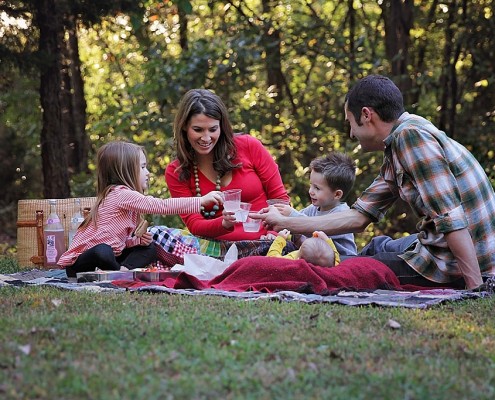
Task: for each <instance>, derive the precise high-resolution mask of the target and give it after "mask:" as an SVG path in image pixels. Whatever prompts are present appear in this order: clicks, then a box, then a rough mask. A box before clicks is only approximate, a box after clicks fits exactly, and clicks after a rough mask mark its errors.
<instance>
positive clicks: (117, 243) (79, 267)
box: [58, 141, 223, 277]
mask: <svg viewBox="0 0 495 400" xmlns="http://www.w3.org/2000/svg"><path fill="white" fill-rule="evenodd" d="M96 166H97V171H98V181H97V197H96V203H95V205H94V206H93V207H92V208H91V212H90V214H89V215H88V216H87V218H86V219H85V220H84V222H83V223H82V224H81V226H80V227H79V229H78V231H77V233H76V235H75V236H74V239H73V241H72V243H71V245H70V247H69V249H68V250H67V251H66V252H65V253H64V254H62V256H61V257H60V259H59V261H58V265H59V266H60V267H62V268H65V269H66V272H67V276H68V277H75V276H76V274H77V273H78V272H86V271H94V270H95V269H96V268H99V269H103V270H112V271H116V270H119V269H121V266H122V267H125V268H127V269H135V268H143V267H145V266H147V265H149V264H150V263H152V262H154V261H156V259H157V255H156V249H155V245H154V244H153V243H152V235H151V233H149V232H145V233H143V234H142V235H136V234H135V230H136V227H137V226H138V224H139V222H140V221H141V214H162V215H170V214H187V213H199V212H200V211H201V207H204V206H210V205H212V204H216V205H219V204H221V203H222V202H223V198H222V195H221V192H219V191H212V192H209V193H208V194H206V195H204V196H202V197H182V198H170V199H158V198H155V197H152V196H146V195H144V194H143V193H144V191H145V190H146V189H147V188H148V178H149V171H148V168H147V163H146V155H145V153H144V150H143V148H142V147H141V146H138V145H136V144H133V143H128V142H124V141H115V142H110V143H107V144H105V145H103V146H102V147H101V148H100V149H99V151H98V154H97V164H96Z"/></svg>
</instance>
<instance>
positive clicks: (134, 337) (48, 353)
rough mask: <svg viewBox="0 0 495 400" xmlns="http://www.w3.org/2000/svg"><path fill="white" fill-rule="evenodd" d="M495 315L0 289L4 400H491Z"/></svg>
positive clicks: (484, 305) (461, 305)
mask: <svg viewBox="0 0 495 400" xmlns="http://www.w3.org/2000/svg"><path fill="white" fill-rule="evenodd" d="M2 268H3V269H2ZM12 268H13V267H12V264H10V263H6V262H5V260H4V261H3V262H0V272H5V271H6V270H8V271H7V272H11V271H10V269H12ZM494 309H495V297H491V298H485V299H479V300H466V301H462V302H458V303H449V304H445V305H441V306H437V307H434V308H431V309H428V310H411V309H404V308H378V307H350V306H342V305H335V304H314V305H308V304H303V303H286V302H279V301H267V300H255V301H243V300H236V299H229V298H222V297H214V296H212V297H195V296H180V295H167V294H147V293H130V292H125V293H120V294H116V293H88V292H73V291H63V290H59V289H55V288H44V287H30V288H21V289H19V288H14V287H4V288H0V310H1V311H0V343H1V344H0V346H1V347H0V398H2V399H27V398H29V399H93V398H94V399H326V398H332V399H448V400H453V399H493V398H495V319H494V314H495V313H494V311H493V310H494ZM390 320H393V321H395V322H397V323H398V324H399V325H400V326H399V327H396V328H394V327H392V326H391V324H390V322H389V321H390Z"/></svg>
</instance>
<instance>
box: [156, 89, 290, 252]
mask: <svg viewBox="0 0 495 400" xmlns="http://www.w3.org/2000/svg"><path fill="white" fill-rule="evenodd" d="M174 137H175V143H176V152H177V159H175V160H174V161H173V162H172V163H171V164H169V165H168V167H167V169H166V172H165V179H166V181H167V185H168V188H169V190H170V194H171V195H172V197H191V196H201V195H202V194H206V193H209V192H211V191H215V190H220V191H225V190H230V189H241V190H242V192H241V201H242V202H246V203H250V204H251V212H253V211H258V210H261V209H262V208H264V207H266V205H267V204H266V200H267V199H285V200H289V196H288V194H287V191H286V189H285V187H284V185H283V182H282V178H281V176H280V172H279V169H278V166H277V164H276V163H275V161H274V160H273V158H272V156H271V155H270V153H269V152H268V151H267V149H266V148H265V147H264V146H263V145H262V143H261V142H260V141H259V140H258V139H256V138H254V137H252V136H250V135H246V134H234V132H233V129H232V125H231V123H230V120H229V116H228V112H227V108H226V106H225V104H224V103H223V102H222V100H221V99H220V98H219V97H218V96H217V95H215V94H214V93H212V92H211V91H209V90H204V89H193V90H190V91H188V92H187V93H186V94H185V95H184V96H183V98H182V99H181V101H180V103H179V107H178V111H177V115H176V117H175V121H174ZM180 216H181V217H182V219H183V221H184V223H185V224H186V226H187V229H188V231H189V232H190V233H191V234H192V235H194V236H197V237H201V238H206V239H217V240H223V241H246V240H249V241H253V240H259V239H260V237H261V236H262V235H266V234H267V231H266V230H265V229H264V228H263V227H261V228H260V231H259V232H245V231H244V229H243V225H242V223H236V222H235V217H234V215H233V214H232V213H227V212H225V211H223V208H222V206H210V207H208V208H206V209H202V210H201V212H200V213H195V212H193V213H183V214H180ZM160 228H161V227H155V228H154V229H155V233H158V231H157V230H159V229H160ZM268 247H269V244H268ZM268 247H267V248H266V250H267V249H268ZM186 252H187V251H186ZM198 252H201V251H198ZM178 255H181V254H178Z"/></svg>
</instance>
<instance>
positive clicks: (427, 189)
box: [352, 112, 495, 282]
mask: <svg viewBox="0 0 495 400" xmlns="http://www.w3.org/2000/svg"><path fill="white" fill-rule="evenodd" d="M384 144H385V153H384V161H383V165H382V167H381V170H380V174H379V175H378V177H377V178H376V179H375V181H374V182H373V183H372V184H371V185H370V186H369V187H368V189H366V190H365V192H364V193H363V194H362V195H361V197H360V198H359V199H358V200H357V201H356V203H355V204H354V205H353V206H352V207H353V208H355V209H356V210H358V211H360V212H362V213H364V214H366V215H368V216H369V217H370V218H371V219H372V220H373V221H378V220H379V219H381V218H382V217H383V216H384V214H385V212H386V211H387V210H388V209H389V208H390V206H392V204H393V203H394V202H395V201H396V200H397V198H399V197H400V198H401V199H403V200H404V201H406V202H407V203H408V204H409V205H410V207H411V208H412V210H413V211H414V213H415V214H416V215H417V216H418V217H421V221H420V222H419V223H418V226H417V228H418V231H419V232H420V233H419V235H418V237H419V239H420V243H418V245H417V246H416V247H415V248H414V250H411V251H408V252H406V253H404V254H403V255H402V258H403V259H404V260H405V261H406V262H407V263H408V264H409V265H410V266H411V267H412V268H414V269H415V270H416V271H417V272H418V273H420V274H421V275H423V276H425V277H426V278H428V279H430V280H433V281H435V282H450V281H453V280H455V279H457V278H459V277H461V276H462V274H461V272H460V269H459V268H458V267H457V262H456V260H455V258H454V256H453V254H452V253H451V251H450V250H449V249H448V247H447V242H446V240H445V237H444V235H443V234H444V233H448V232H452V231H455V230H459V229H463V228H466V227H467V228H468V229H469V232H470V234H471V237H472V239H473V242H474V247H475V250H476V254H477V255H478V261H479V265H480V269H481V271H482V272H492V273H495V193H494V191H493V187H492V185H491V183H490V181H489V179H488V177H487V176H486V174H485V171H484V170H483V168H482V167H481V165H480V164H479V163H478V161H477V160H476V159H475V158H474V156H473V155H472V154H471V153H470V152H469V151H468V150H467V149H466V148H464V147H463V146H462V145H460V144H459V143H457V142H456V141H454V140H452V139H451V138H449V137H448V136H447V135H446V134H445V133H444V132H442V131H440V130H438V129H437V128H436V127H435V126H434V125H433V124H432V123H431V122H429V121H427V120H426V119H424V118H422V117H419V116H417V115H413V114H409V113H407V112H406V113H404V114H402V115H401V116H400V118H399V120H398V121H397V123H396V125H395V126H394V128H393V129H392V132H391V133H390V135H389V136H388V137H387V139H386V140H385V141H384Z"/></svg>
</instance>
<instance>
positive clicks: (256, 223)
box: [242, 216, 261, 232]
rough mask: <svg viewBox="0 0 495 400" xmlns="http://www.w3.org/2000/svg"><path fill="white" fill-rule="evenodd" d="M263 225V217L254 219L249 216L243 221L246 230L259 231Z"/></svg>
mask: <svg viewBox="0 0 495 400" xmlns="http://www.w3.org/2000/svg"><path fill="white" fill-rule="evenodd" d="M260 226H261V219H253V218H251V217H249V216H248V217H247V218H246V221H245V222H243V223H242V227H243V228H244V232H258V231H259V230H260Z"/></svg>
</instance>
